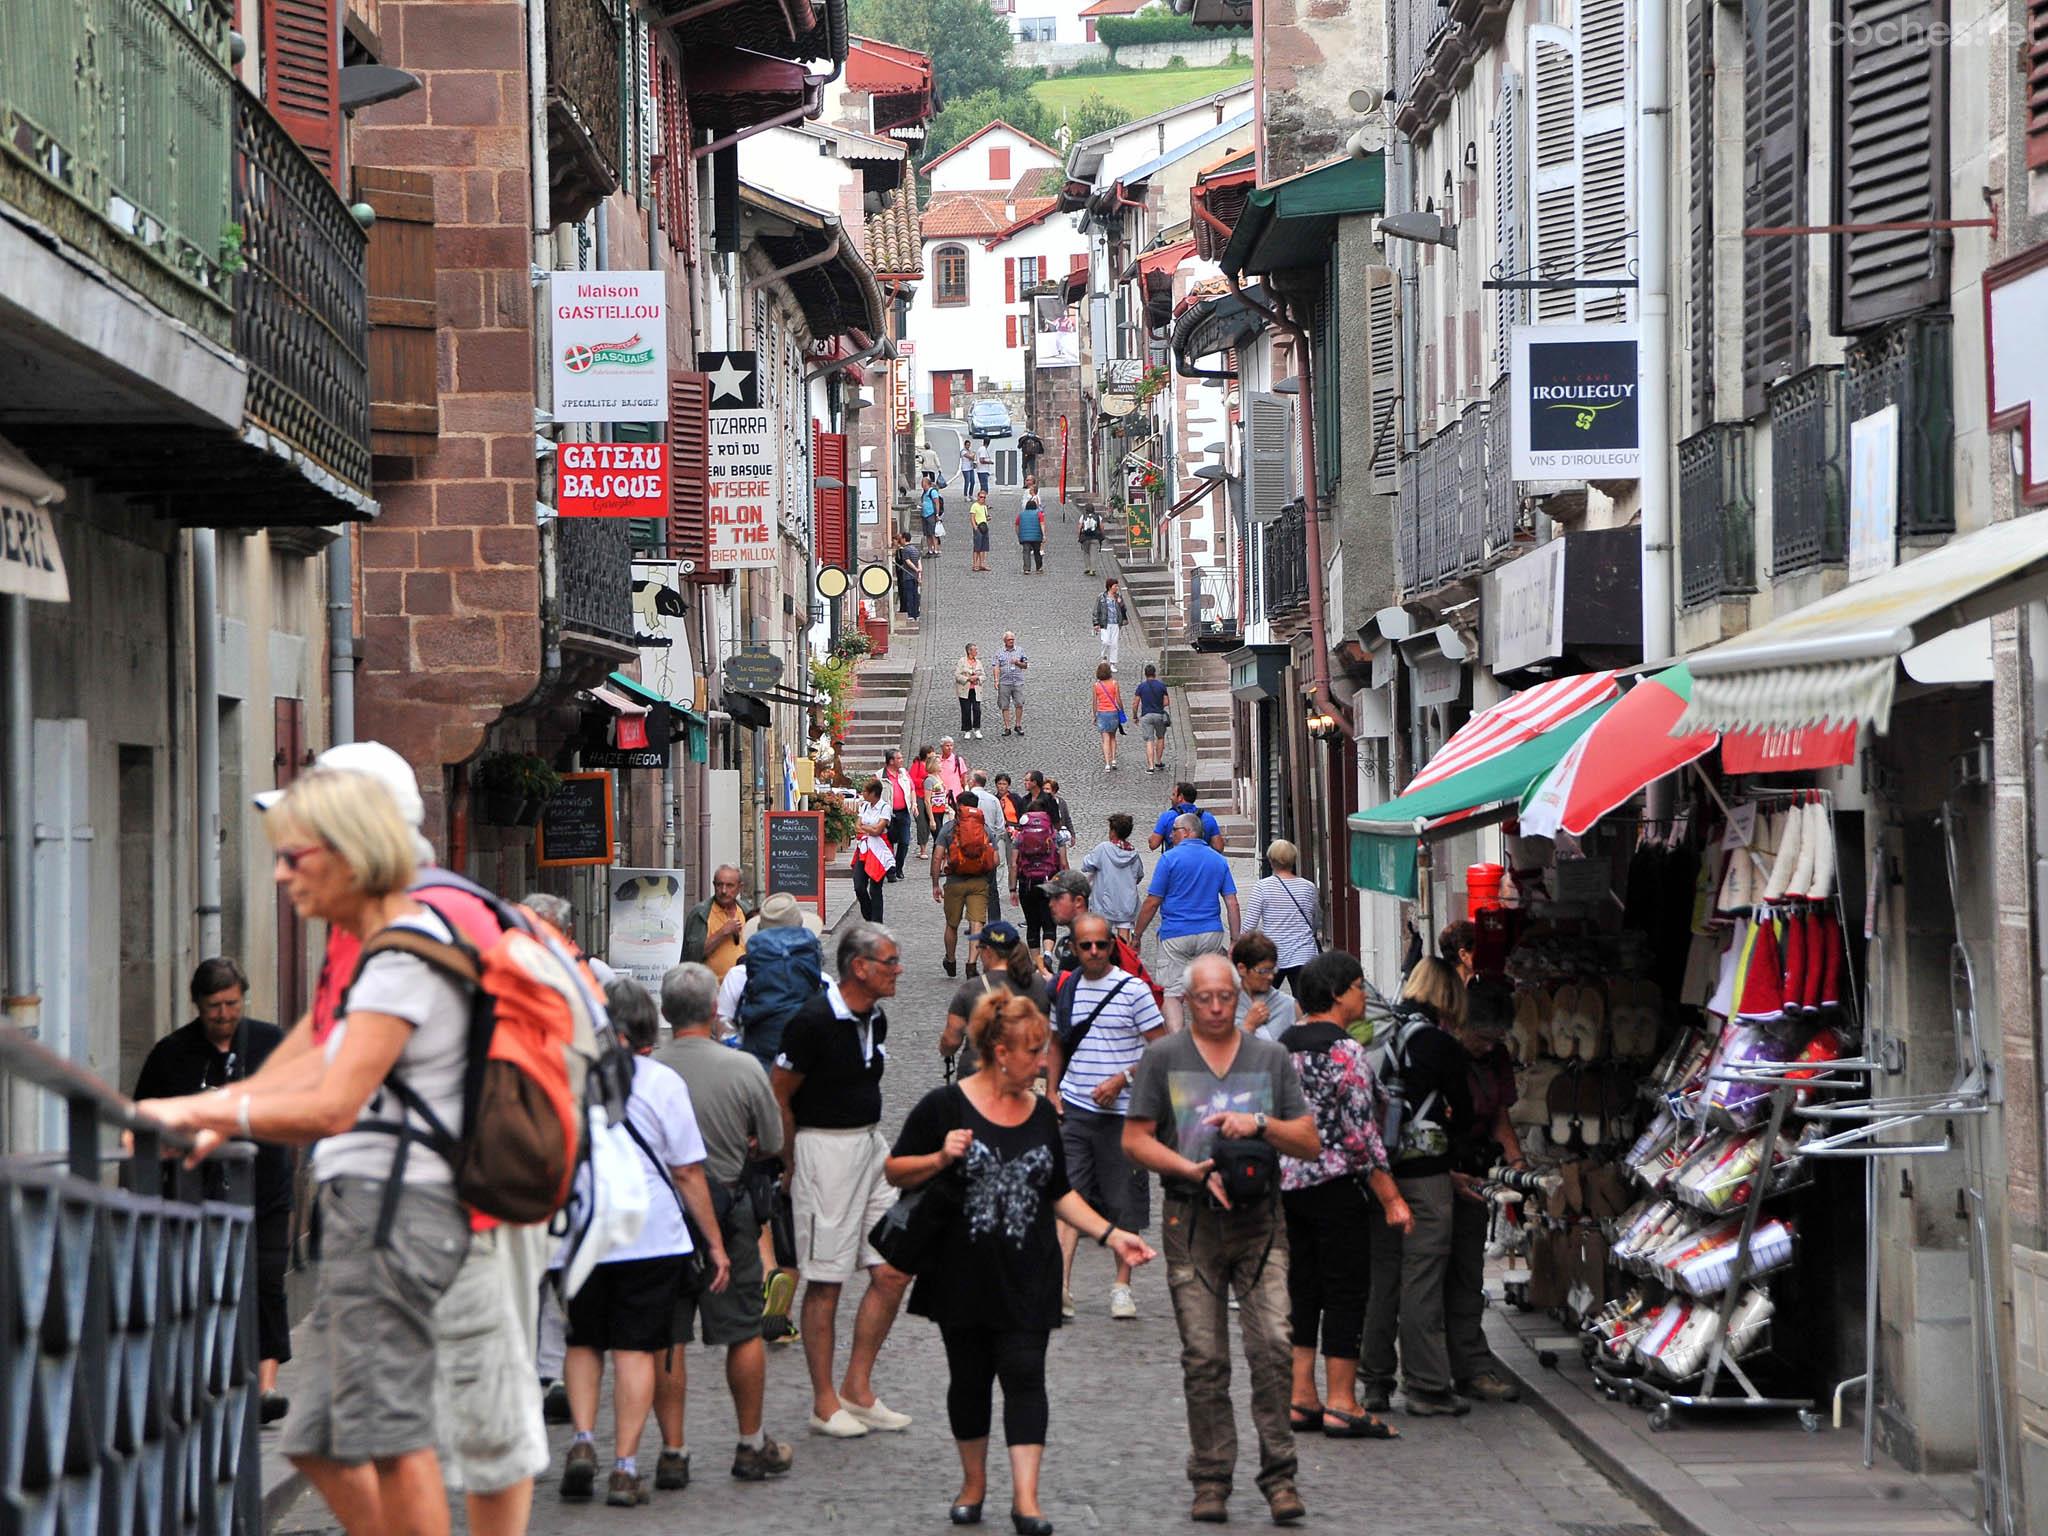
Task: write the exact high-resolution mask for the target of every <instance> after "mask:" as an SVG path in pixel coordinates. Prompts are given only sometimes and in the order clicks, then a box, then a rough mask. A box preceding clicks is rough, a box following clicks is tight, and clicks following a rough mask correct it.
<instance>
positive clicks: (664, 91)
mask: <svg viewBox="0 0 2048 1536" xmlns="http://www.w3.org/2000/svg"><path fill="white" fill-rule="evenodd" d="M647 46H648V48H649V49H650V50H652V49H653V48H654V34H653V32H652V31H650V32H649V33H648V36H647ZM660 57H661V65H660V70H659V79H660V91H661V185H660V198H661V220H662V223H663V224H665V225H666V226H667V227H668V243H669V245H670V246H671V247H672V248H673V249H675V250H678V251H687V250H688V249H689V248H690V185H691V176H690V98H689V97H687V96H685V95H684V94H683V90H682V86H681V84H680V82H678V81H677V79H676V70H675V65H674V64H672V63H670V62H669V59H668V56H667V55H666V54H662V55H661V56H660Z"/></svg>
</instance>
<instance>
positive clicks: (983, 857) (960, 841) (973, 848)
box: [946, 800, 1000, 875]
mask: <svg viewBox="0 0 2048 1536" xmlns="http://www.w3.org/2000/svg"><path fill="white" fill-rule="evenodd" d="M999 862H1000V860H999V859H998V858H997V856H996V845H995V844H994V843H993V842H991V841H990V840H989V835H988V823H987V822H986V821H984V820H983V819H982V814H981V807H980V806H978V805H969V804H967V803H966V801H965V800H963V801H962V802H961V803H960V804H959V805H958V806H957V807H956V808H955V809H954V812H953V841H952V843H951V844H950V845H949V846H948V847H947V849H946V873H947V874H949V875H986V874H989V873H991V872H992V871H993V870H994V869H995V867H996V865H997V864H998V863H999Z"/></svg>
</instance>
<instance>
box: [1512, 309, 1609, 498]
mask: <svg viewBox="0 0 2048 1536" xmlns="http://www.w3.org/2000/svg"><path fill="white" fill-rule="evenodd" d="M1636 339H1637V338H1636V327H1635V326H1634V325H1520V326H1516V327H1515V331H1514V368H1513V372H1512V374H1511V375H1510V383H1509V386H1508V387H1509V390H1510V391H1511V393H1512V397H1513V398H1512V417H1513V419H1512V421H1511V422H1510V428H1511V434H1512V444H1513V474H1514V478H1515V479H1517V480H1633V479H1635V478H1637V477H1638V476H1640V475H1641V474H1642V470H1643V437H1642V426H1641V421H1640V419H1639V414H1638V399H1639V396H1640V393H1641V386H1642V380H1641V378H1640V376H1639V374H1638V371H1637V346H1636Z"/></svg>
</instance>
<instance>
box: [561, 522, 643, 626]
mask: <svg viewBox="0 0 2048 1536" xmlns="http://www.w3.org/2000/svg"><path fill="white" fill-rule="evenodd" d="M554 526H555V567H556V579H557V583H558V585H557V589H556V590H557V592H558V594H559V601H560V605H561V627H562V632H563V634H564V635H572V634H573V635H583V636H587V637H589V638H591V639H595V640H599V641H605V642H609V643H610V644H612V645H616V646H620V647H623V648H624V649H627V650H631V649H632V648H633V541H632V531H631V530H630V529H629V528H628V527H627V526H626V520H625V519H624V518H616V517H564V518H558V519H556V521H555V525H554Z"/></svg>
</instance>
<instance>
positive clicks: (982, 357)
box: [909, 213, 1088, 411]
mask: <svg viewBox="0 0 2048 1536" xmlns="http://www.w3.org/2000/svg"><path fill="white" fill-rule="evenodd" d="M947 245H959V246H964V247H965V248H966V251H967V297H968V302H967V303H965V304H939V303H937V302H936V299H935V295H936V294H937V291H938V281H937V273H938V265H937V261H938V256H937V253H938V250H939V247H941V246H947ZM1087 250H1088V240H1087V237H1086V236H1084V235H1082V234H1080V233H1079V232H1078V231H1076V230H1075V228H1074V226H1073V221H1072V220H1071V219H1070V218H1069V217H1068V216H1067V215H1064V214H1060V213H1053V214H1050V215H1048V216H1047V217H1046V218H1045V219H1043V220H1041V221H1040V222H1039V223H1037V224H1034V225H1032V226H1031V228H1029V229H1026V230H1023V231H1021V232H1019V233H1018V234H1016V235H1013V236H1012V237H1011V238H1010V239H1008V240H1005V241H1003V242H1002V243H1001V244H1000V245H998V246H997V247H996V248H995V249H994V250H990V249H988V246H987V242H986V241H985V240H977V239H969V238H965V237H962V238H959V239H948V240H927V241H925V242H924V270H925V273H926V280H925V281H924V282H922V283H920V284H918V287H917V293H916V296H915V297H914V298H913V299H912V300H911V304H910V326H909V335H910V339H911V340H912V341H914V342H916V343H917V377H916V379H915V380H914V381H913V384H912V387H913V388H914V389H915V390H916V392H917V402H918V409H919V410H921V411H929V410H930V409H931V408H932V390H931V376H932V374H933V373H935V372H939V373H948V372H953V371H956V370H962V369H971V370H972V371H973V373H974V377H975V382H976V384H977V385H978V384H979V383H980V381H981V380H982V379H984V378H986V379H988V380H989V381H990V382H991V383H992V384H993V386H994V387H995V388H997V389H1022V388H1023V387H1024V352H1025V347H1024V343H1025V342H1026V341H1027V340H1028V338H1029V332H1030V320H1031V305H1030V303H1029V301H1028V300H1026V299H1024V298H1022V297H1019V298H1017V299H1015V300H1014V301H1009V302H1006V301H1005V298H1004V295H1005V293H1006V292H1007V291H1008V290H1007V288H1006V286H1005V283H1004V280H1003V274H1004V263H1005V260H1006V259H1009V260H1015V261H1017V262H1018V263H1019V268H1018V270H1019V272H1020V273H1021V271H1022V265H1021V264H1022V262H1023V260H1024V259H1025V258H1036V259H1037V260H1038V261H1039V262H1040V263H1041V271H1042V272H1044V273H1045V274H1047V275H1048V276H1052V277H1063V276H1065V275H1066V272H1067V270H1068V267H1069V265H1070V264H1071V262H1072V261H1073V258H1074V257H1076V256H1080V255H1083V254H1085V253H1086V252H1087ZM1019 282H1020V286H1021V276H1020V279H1019ZM1011 316H1015V317H1016V320H1017V328H1016V335H1017V342H1018V345H1016V346H1011V345H1009V330H1008V327H1007V326H1006V325H1005V321H1006V319H1007V318H1009V317H1011Z"/></svg>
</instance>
